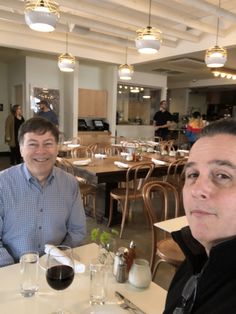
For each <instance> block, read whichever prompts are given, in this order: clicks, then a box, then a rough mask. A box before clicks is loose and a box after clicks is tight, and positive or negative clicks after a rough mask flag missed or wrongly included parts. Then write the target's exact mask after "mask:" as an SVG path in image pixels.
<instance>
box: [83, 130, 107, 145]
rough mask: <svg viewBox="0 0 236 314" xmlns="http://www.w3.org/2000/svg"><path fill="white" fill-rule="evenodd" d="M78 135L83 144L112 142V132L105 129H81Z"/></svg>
mask: <svg viewBox="0 0 236 314" xmlns="http://www.w3.org/2000/svg"><path fill="white" fill-rule="evenodd" d="M78 137H79V140H80V144H81V145H90V144H96V143H100V144H110V143H111V133H110V132H107V131H104V132H100V131H91V132H90V131H79V132H78Z"/></svg>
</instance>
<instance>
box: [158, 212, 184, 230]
mask: <svg viewBox="0 0 236 314" xmlns="http://www.w3.org/2000/svg"><path fill="white" fill-rule="evenodd" d="M187 225H188V222H187V218H186V216H181V217H177V218H173V219H168V220H164V221H161V222H157V223H155V224H154V226H155V227H157V228H159V229H162V230H164V231H166V232H169V233H171V232H173V231H177V230H180V229H181V228H183V227H185V226H187Z"/></svg>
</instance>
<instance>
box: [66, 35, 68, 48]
mask: <svg viewBox="0 0 236 314" xmlns="http://www.w3.org/2000/svg"><path fill="white" fill-rule="evenodd" d="M66 53H68V33H67V32H66Z"/></svg>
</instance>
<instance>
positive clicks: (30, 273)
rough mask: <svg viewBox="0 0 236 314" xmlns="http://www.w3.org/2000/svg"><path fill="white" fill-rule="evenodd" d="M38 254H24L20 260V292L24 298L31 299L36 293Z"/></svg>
mask: <svg viewBox="0 0 236 314" xmlns="http://www.w3.org/2000/svg"><path fill="white" fill-rule="evenodd" d="M38 273H39V254H38V253H37V252H29V253H25V254H23V255H22V256H21V258H20V275H21V281H20V291H21V294H22V295H23V296H24V297H32V296H33V295H35V292H37V291H38V288H39V286H38Z"/></svg>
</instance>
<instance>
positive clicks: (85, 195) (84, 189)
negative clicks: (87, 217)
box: [55, 157, 97, 219]
mask: <svg viewBox="0 0 236 314" xmlns="http://www.w3.org/2000/svg"><path fill="white" fill-rule="evenodd" d="M55 166H57V167H59V168H61V169H63V170H64V171H66V172H69V173H70V174H72V175H74V176H75V177H76V179H77V180H78V182H79V188H80V193H81V197H82V200H83V204H84V207H85V208H86V207H87V206H88V200H89V197H91V198H92V216H93V217H94V218H95V219H96V218H97V216H96V192H97V189H96V187H95V186H94V185H92V184H89V183H87V181H86V180H85V179H84V178H82V177H79V176H76V175H75V172H74V168H73V166H72V165H71V163H70V162H69V161H68V160H67V159H65V158H60V157H57V159H56V163H55Z"/></svg>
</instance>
